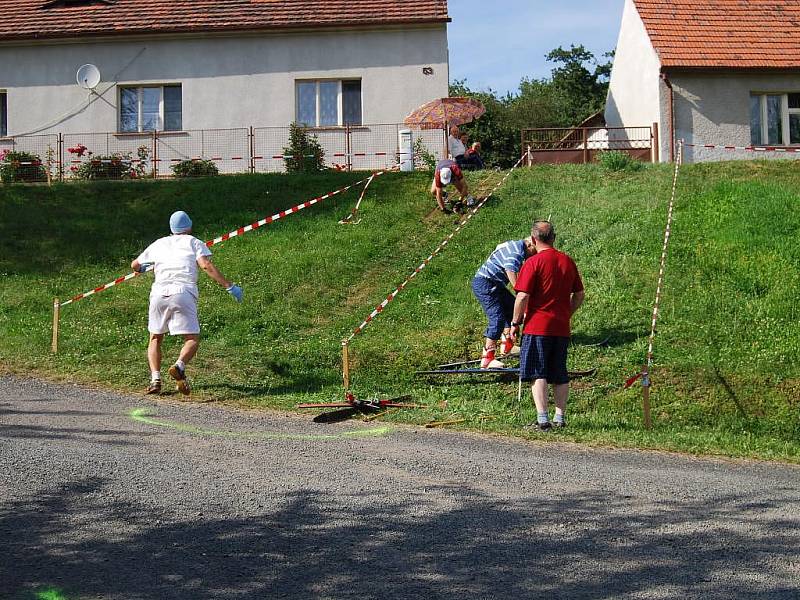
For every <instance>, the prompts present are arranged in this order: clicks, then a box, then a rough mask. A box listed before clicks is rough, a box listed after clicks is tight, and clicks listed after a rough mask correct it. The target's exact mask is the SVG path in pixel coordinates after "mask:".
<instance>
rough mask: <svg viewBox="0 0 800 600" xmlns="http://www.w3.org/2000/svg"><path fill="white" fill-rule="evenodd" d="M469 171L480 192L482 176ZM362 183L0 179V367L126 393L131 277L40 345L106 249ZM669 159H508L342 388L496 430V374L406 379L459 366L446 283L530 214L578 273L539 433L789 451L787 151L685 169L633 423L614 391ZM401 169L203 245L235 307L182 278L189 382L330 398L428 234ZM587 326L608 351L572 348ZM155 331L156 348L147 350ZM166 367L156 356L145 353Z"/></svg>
mask: <svg viewBox="0 0 800 600" xmlns="http://www.w3.org/2000/svg"><path fill="white" fill-rule="evenodd" d="M487 176H488V177H492V174H488V175H483V174H482V175H477V174H474V175H473V177H472V185H473V186H476V187H477V186H480V185H481V184H482V183H483V184H484V185H486V184H485V182H484V180H483V178H484V177H487ZM361 177H363V175H358V174H346V173H338V174H335V173H334V174H325V175H319V176H314V177H298V176H282V175H257V176H237V177H220V178H214V179H203V180H194V181H158V182H148V181H140V182H129V183H112V182H109V183H95V184H70V185H62V186H54V187H52V188H47V187H22V186H12V187H8V186H6V187H3V188H0V274H2V286H0V339H2V340H3V342H2V344H0V368H3V369H5V370H6V371H8V372H17V373H21V374H33V373H35V374H39V375H44V376H47V377H51V378H55V379H65V380H70V381H80V382H85V383H91V384H99V385H104V386H110V387H113V388H115V389H120V390H125V391H136V390H140V389H142V388H143V386H144V385H146V380H147V371H148V370H147V366H146V363H145V360H144V351H145V347H146V339H147V334H146V318H147V314H146V313H147V310H146V307H147V296H148V291H149V286H150V282H151V279H150V277H149V276H148V277H147V278H140V279H137V280H135V281H133V282H130V283H127V284H124V285H122V286H120V287H117V288H113V289H111V290H109V291H107V292H104V293H102V294H99V295H97V296H95V297H92V298H88V299H86V300H84V301H81V302H79V303H76V304H74V305H72V306H67V307H65V308H64V310H63V316H62V335H61V352H60V353H59V354H58V355H57V356H55V357H53V356H51V355H50V353H49V338H50V327H51V313H52V309H51V305H52V299H53V297H56V296H58V297H60V298H69V297H71V296H72V295H74V294H76V293H78V292H82V291H85V290H88V289H91V288H92V287H94V286H96V285H100V284H102V283H105V282H107V281H110V280H111V279H113V278H115V277H116V276H118V275H121V274H124V273H127V272H128V268H127V267H128V264H129V262H130V260H131V259H132V258H133V257H135V256H136V254H138V252H139V251H140V250H141V249H142V248H143V247H144V246H146V245H147V244H148V243H149V242H150V241H152V240H153V239H155V238H156V237H159V236H161V235H163V234H165V233H166V221H167V218H168V216H169V214H170V213H171V212H172V211H173V210H176V209H178V208H180V209H184V210H187V211H188V212H189V213H190V214H191V215H192V217H193V218H194V221H195V234H196V235H197V236H198V237H201V238H203V239H208V238H211V237H214V236H215V235H219V234H220V233H223V232H225V231H228V230H230V229H232V228H234V227H236V226H239V225H243V224H247V223H250V222H252V221H254V220H257V219H258V218H261V217H263V216H265V215H268V214H272V213H274V212H276V211H278V210H280V209H283V208H287V207H288V206H291V205H293V204H295V203H297V202H299V201H303V200H306V199H308V198H311V197H314V196H317V195H319V194H321V193H324V192H327V191H330V190H332V189H335V188H338V187H340V186H341V185H343V184H345V183H347V182H352V181H355V180H356V179H359V178H361ZM671 178H672V170H671V168H670V167H669V166H666V165H665V166H648V167H646V168H645V169H643V170H641V171H638V172H633V173H625V172H623V173H609V172H607V171H604V170H603V169H602V168H601V167H599V166H589V167H584V166H576V167H570V166H561V167H537V168H534V169H525V170H520V171H517V172H515V174H514V175H513V176H512V177H511V178H510V179H509V180H508V182H507V183H506V185H505V186H504V187H503V188H502V189H501V190H500V192H499V193H498V194H497V195H496V197H495V198H494V199H493V200H492V201H491V202H490V204H488V205H487V206H486V208H485V209H484V210H482V211H481V212H480V213H479V214H478V215H477V216H476V217H475V218H474V219H473V220H472V221H471V223H470V224H469V225H468V226H467V228H466V229H465V230H464V231H463V232H462V233H461V234H459V236H458V237H456V238H455V240H454V241H453V243H451V244H450V245H449V246H448V247H447V249H446V250H445V251H444V253H443V254H442V255H441V256H439V257H438V258H437V259H436V260H434V261H433V262H432V263H431V265H430V267H429V269H426V270H425V271H424V272H423V273H422V274H421V275H420V276H419V277H418V278H417V279H416V280H415V281H414V282H413V283H412V284H411V285H410V286H409V287H408V288H407V289H406V291H405V292H404V293H403V294H401V295H400V296H399V297H398V298H397V299H396V300H395V301H394V302H393V303H392V304H391V305H390V306H389V307H388V308H387V309H386V311H385V312H384V313H383V314H382V315H381V316H380V318H378V319H377V320H376V321H375V322H374V323H373V324H372V325H371V326H370V327H369V328H368V329H367V330H366V331H365V332H364V333H363V334H362V335H361V336H359V337H357V338H356V339H355V341H354V342H353V345H352V350H351V353H352V383H353V388H354V390H355V392H356V393H357V394H358V395H359V396H362V397H367V396H372V395H376V396H381V397H385V396H393V395H400V394H406V393H410V394H412V395H413V397H414V401H415V402H417V403H419V404H424V405H425V406H426V407H428V408H426V409H422V410H414V411H411V410H409V411H403V412H397V413H393V414H390V415H387V416H386V417H384V419H385V420H387V421H405V422H412V423H423V422H427V421H430V420H440V419H466V423H465V424H464V427H467V428H471V429H475V430H489V431H498V432H505V433H512V434H515V435H535V434H531V433H527V432H525V431H523V430H522V429H521V426H522V425H524V424H525V423H528V422H530V421H531V420H532V419H533V417H534V415H535V412H534V411H533V409H532V407H531V404H530V402H529V401H526V402H525V403H524V406H523V407H522V409H520V407H518V406H517V403H516V382H514V381H511V382H492V383H481V382H480V381H477V380H475V379H460V380H457V379H456V380H454V379H449V380H443V381H437V380H431V379H419V378H416V377H414V371H415V370H417V369H419V368H428V367H433V366H434V365H436V364H437V363H440V362H446V361H447V360H448V359H457V358H460V357H462V356H464V355H469V356H476V355H477V354H478V352H479V349H480V344H481V332H482V330H483V328H484V326H485V323H484V321H483V316H482V313H481V310H480V307H479V306H478V304H477V302H476V301H475V300H474V298H473V297H472V294H471V291H470V286H469V282H470V278H471V277H472V275H473V274H474V272H475V270H476V269H477V267H478V266H479V265H480V263H481V262H482V261H483V260H484V259H485V258H486V256H488V254H489V253H490V252H491V250H492V249H493V248H494V246H495V245H496V244H497V243H498V242H500V241H504V240H507V239H511V238H521V237H524V236H525V235H526V234H527V233H528V231H529V229H530V223H531V221H532V220H533V219H535V218H547V217H551V218H552V220H553V221H554V222H555V224H556V227H557V231H558V236H559V237H558V241H557V245H558V246H559V247H560V248H561V249H563V250H565V251H566V252H568V253H569V254H571V255H572V256H573V257H574V258H575V259H576V261H577V263H578V266H579V268H580V269H581V271H582V274H583V277H584V281H585V284H586V288H587V302H586V304H585V306H584V308H582V309H581V311H580V312H579V313H578V314H577V315H576V318H575V322H574V333H575V336H574V342H575V345H574V347H573V350H572V355H571V359H570V363H571V364H570V366H571V368H574V369H581V368H587V367H595V366H596V367H598V374H597V375H596V376H595V377H594V378H591V379H586V380H581V381H577V382H575V383H574V385H573V393H572V397H571V404H570V408H569V420H570V427H569V429H568V430H567V431H566V432H564V433H560V434H558V435H556V436H552V437H553V438H556V437H557V438H558V439H569V440H575V441H582V442H591V443H601V444H614V445H623V446H636V447H643V448H662V449H672V450H680V451H688V452H697V453H712V454H713V453H717V454H723V455H729V456H750V457H761V458H778V459H783V460H790V461H800V411H799V410H798V407H799V406H800V360H799V359H798V355H799V354H800V325H798V317H799V316H800V315H799V314H798V312H800V309H799V308H798V307H799V306H800V305H799V303H798V300H797V298H796V295H797V291H798V290H800V247H798V232H800V210H798V203H799V202H798V200H799V199H800V196H799V195H798V193H797V191H796V190H798V189H800V170H798V168H797V166H796V164H794V163H777V162H775V163H766V162H753V163H724V164H713V165H712V164H705V165H694V166H687V167H685V168H684V169H683V171H682V175H681V179H680V182H679V189H678V204H677V209H676V216H675V218H676V221H675V226H674V232H673V240H672V242H673V245H672V247H671V253H670V258H669V267H668V271H667V277H666V290H665V295H664V300H663V307H662V318H661V321H660V323H659V335H658V338H657V341H656V367H655V369H654V371H653V411H654V412H653V414H654V418H655V428H654V429H653V430H652V431H650V432H646V431H644V430H643V428H642V420H641V408H640V398H641V392H640V388H639V387H638V386H636V387H634V388H632V389H630V390H627V391H623V390H622V383H623V382H624V380H625V379H626V378H627V377H628V376H630V375H632V374H634V373H635V372H637V370H638V369H639V368H640V366H641V363H642V361H643V358H644V354H645V350H646V344H647V335H648V334H649V318H650V311H651V308H652V301H653V296H654V288H655V280H656V273H657V269H658V258H659V256H660V252H661V244H662V240H663V227H664V221H665V215H666V204H667V200H668V197H669V192H670V189H671ZM428 185H429V181H428V177H427V176H425V175H423V174H392V175H387V176H385V177H382V178H379V179H377V180H376V181H375V183H374V184H373V186H372V187H371V188H370V191H369V193H368V195H367V198H366V200H365V202H364V204H363V206H362V213H363V214H362V217H363V220H362V221H361V223H360V224H358V225H350V226H343V225H338V224H337V221H338V220H339V219H340V218H342V217H344V216H345V215H346V214H348V212H349V210H350V209H351V208H352V205H353V204H354V202H355V200H356V198H357V196H358V192H350V193H349V194H347V195H343V196H338V197H336V198H334V199H331V200H329V201H328V202H327V203H325V204H323V205H321V206H317V207H314V208H312V209H309V210H307V211H304V212H302V213H300V214H299V215H292V216H290V217H289V218H287V219H286V220H285V221H280V222H278V223H275V224H273V225H271V226H268V227H265V228H263V229H261V230H259V231H258V232H253V233H250V234H248V235H246V236H244V237H242V238H236V239H233V240H230V241H228V242H226V243H224V244H222V245H220V246H217V247H216V248H215V249H214V253H215V262H216V263H217V264H218V265H219V266H220V268H221V269H222V271H223V272H224V273H225V274H226V275H227V276H228V277H230V278H232V279H233V280H235V281H237V282H239V283H241V284H242V286H243V287H244V289H245V294H246V301H245V303H244V304H243V305H241V306H240V305H236V304H235V303H234V302H233V301H232V300H231V299H230V298H229V297H228V295H227V294H225V292H224V291H223V290H221V289H220V288H219V287H217V286H216V285H215V284H213V283H212V282H210V281H209V280H208V279H207V278H205V279H203V281H202V282H201V301H200V312H201V323H202V326H203V330H204V342H203V345H202V347H201V351H200V355H199V356H198V359H197V360H196V362H194V363H193V364H192V366H191V370H190V375H191V376H192V377H193V379H194V382H195V396H196V397H197V398H199V399H213V400H218V401H228V402H238V403H244V404H247V405H250V406H270V407H278V408H283V409H291V408H292V407H293V406H294V405H295V404H296V403H298V402H306V401H323V402H324V401H331V400H338V399H340V398H341V397H342V390H341V340H342V338H344V337H346V336H347V335H348V334H349V333H350V332H351V331H352V330H353V329H354V328H355V327H356V326H357V325H358V324H359V323H360V322H361V321H362V320H363V318H364V317H365V316H366V315H367V314H368V313H369V312H370V311H371V310H372V309H373V308H374V306H375V305H377V304H378V303H379V302H381V301H382V300H383V299H384V298H385V296H386V295H387V294H388V293H389V292H391V291H392V290H393V289H394V288H395V286H396V285H397V284H399V283H400V282H401V281H402V280H403V279H404V278H405V277H406V275H408V274H409V273H410V272H411V271H412V270H413V269H414V268H415V267H416V266H417V265H418V264H419V263H420V262H421V261H422V259H424V258H425V257H427V256H428V254H429V253H430V251H431V250H432V249H433V248H434V247H435V246H436V245H437V244H438V243H439V242H440V241H441V240H442V239H444V237H445V236H446V235H447V234H448V233H449V232H450V231H452V229H453V227H454V225H455V223H456V218H455V217H451V216H450V217H449V216H445V215H441V214H439V213H432V212H431V209H432V207H433V203H432V201H431V200H430V199H429V198H428V197H427V195H426V193H425V190H426V189H427V186H428ZM606 337H610V344H609V346H608V347H590V346H588V344H591V343H593V342H597V341H599V340H602V339H604V338H606ZM177 348H178V341H177V340H168V342H167V344H166V350H167V352H166V355H167V358H166V360H169V359H172V358H174V355H175V354H176V351H177ZM165 364H166V363H165Z"/></svg>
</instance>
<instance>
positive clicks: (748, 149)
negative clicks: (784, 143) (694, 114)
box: [684, 144, 800, 154]
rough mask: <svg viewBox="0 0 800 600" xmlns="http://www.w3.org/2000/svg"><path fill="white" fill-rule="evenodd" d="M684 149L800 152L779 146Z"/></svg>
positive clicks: (799, 149) (689, 145)
mask: <svg viewBox="0 0 800 600" xmlns="http://www.w3.org/2000/svg"><path fill="white" fill-rule="evenodd" d="M684 146H685V147H686V148H704V149H708V150H738V151H741V152H784V153H789V154H791V153H796V152H800V148H786V147H781V146H727V145H724V144H684Z"/></svg>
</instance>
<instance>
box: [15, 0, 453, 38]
mask: <svg viewBox="0 0 800 600" xmlns="http://www.w3.org/2000/svg"><path fill="white" fill-rule="evenodd" d="M448 20H449V18H448V16H447V0H94V1H91V0H89V1H86V2H78V3H72V4H71V3H70V2H68V1H67V2H64V1H63V0H62V1H61V2H58V1H48V0H0V41H3V40H28V39H50V38H76V37H88V36H99V35H115V34H140V33H187V32H204V31H240V30H265V29H266V30H269V29H291V28H301V29H305V28H319V27H351V26H374V25H401V24H414V23H445V22H447V21H448Z"/></svg>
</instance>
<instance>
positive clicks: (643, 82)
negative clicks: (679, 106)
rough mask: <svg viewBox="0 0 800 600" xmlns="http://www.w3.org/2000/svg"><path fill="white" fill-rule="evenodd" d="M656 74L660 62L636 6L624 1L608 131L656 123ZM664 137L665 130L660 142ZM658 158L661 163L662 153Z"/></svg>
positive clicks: (608, 103) (610, 91)
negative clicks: (614, 128)
mask: <svg viewBox="0 0 800 600" xmlns="http://www.w3.org/2000/svg"><path fill="white" fill-rule="evenodd" d="M660 70H661V62H660V61H659V59H658V55H657V54H656V51H655V50H654V49H653V45H652V44H651V43H650V38H649V36H648V35H647V30H646V29H645V26H644V23H643V22H642V19H641V17H640V16H639V13H638V11H637V10H636V6H635V5H634V3H633V0H626V1H625V9H624V10H623V13H622V26H621V28H620V32H619V40H618V41H617V49H616V53H615V55H614V67H613V68H612V70H611V81H610V84H609V89H608V97H607V100H606V111H605V118H606V125H607V126H608V127H649V126H651V125H652V124H653V123H659V122H660V120H661V109H660V103H661V99H660V81H659V77H660ZM667 135H668V130H667V131H664V132H663V133H662V134H661V138H662V139H663V138H664V137H666V136H667ZM661 155H662V159H663V151H662V152H661ZM666 158H667V160H668V159H669V153H667V157H666Z"/></svg>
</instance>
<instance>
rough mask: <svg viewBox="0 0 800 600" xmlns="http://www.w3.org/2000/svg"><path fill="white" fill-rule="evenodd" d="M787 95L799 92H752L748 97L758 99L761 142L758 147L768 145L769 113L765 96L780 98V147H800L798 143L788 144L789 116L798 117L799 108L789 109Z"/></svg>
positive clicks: (799, 113)
mask: <svg viewBox="0 0 800 600" xmlns="http://www.w3.org/2000/svg"><path fill="white" fill-rule="evenodd" d="M789 94H800V92H752V93H751V94H750V95H751V96H755V97H756V98H758V101H759V108H760V111H761V141H760V145H762V146H766V145H769V142H768V141H767V140H768V136H769V122H768V118H769V111H768V109H767V96H780V97H781V144H780V145H781V146H800V142H795V143H794V144H792V143H791V142H790V127H789V115H800V108H789Z"/></svg>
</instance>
